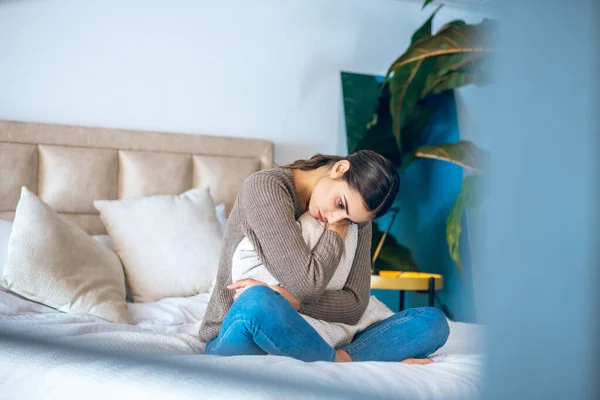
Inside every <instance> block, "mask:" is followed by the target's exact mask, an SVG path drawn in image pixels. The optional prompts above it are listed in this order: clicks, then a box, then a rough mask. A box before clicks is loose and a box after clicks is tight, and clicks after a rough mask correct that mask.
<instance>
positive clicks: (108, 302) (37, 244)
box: [0, 187, 129, 323]
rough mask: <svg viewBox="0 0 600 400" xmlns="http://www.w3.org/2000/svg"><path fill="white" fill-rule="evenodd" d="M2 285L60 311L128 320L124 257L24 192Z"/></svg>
mask: <svg viewBox="0 0 600 400" xmlns="http://www.w3.org/2000/svg"><path fill="white" fill-rule="evenodd" d="M0 285H1V286H3V287H4V288H5V289H7V290H10V291H12V292H14V293H16V294H18V295H21V296H23V297H25V298H27V299H29V300H33V301H36V302H38V303H42V304H45V305H47V306H49V307H52V308H56V309H57V310H60V311H64V312H70V313H77V314H89V315H94V316H96V317H100V318H102V319H105V320H107V321H110V322H120V323H128V322H129V313H128V311H127V304H126V303H125V277H124V274H123V267H122V266H121V262H120V261H119V258H118V257H117V256H116V255H115V254H114V253H113V252H111V251H110V250H109V249H107V248H106V247H105V246H104V245H102V244H101V243H98V242H97V241H96V240H94V239H92V237H91V236H89V235H88V234H87V233H85V232H84V231H83V230H81V229H80V228H78V227H77V226H75V225H73V224H71V223H70V222H67V221H66V220H64V219H62V218H61V217H60V216H59V215H58V214H57V213H56V212H55V211H54V210H53V209H52V208H51V207H50V206H48V205H47V204H46V203H44V202H43V201H42V200H40V199H39V198H38V197H37V196H36V195H35V194H33V193H31V192H30V191H29V190H28V189H27V188H26V187H23V188H22V189H21V198H20V200H19V203H18V205H17V210H16V213H15V219H14V222H13V227H12V233H11V235H10V239H9V242H8V253H7V256H6V262H5V263H4V270H3V271H2V276H1V277H0Z"/></svg>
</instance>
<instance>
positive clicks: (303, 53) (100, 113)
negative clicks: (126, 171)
mask: <svg viewBox="0 0 600 400" xmlns="http://www.w3.org/2000/svg"><path fill="white" fill-rule="evenodd" d="M431 11H433V7H431V6H430V7H428V10H427V11H426V12H421V11H420V5H419V4H417V3H415V2H403V1H395V0H253V1H242V0H238V1H235V0H220V1H214V0H213V1H208V0H206V1H200V0H179V1H167V0H163V1H159V0H102V1H100V0H85V1H82V0H47V1H40V0H27V1H25V0H24V1H0V119H8V120H22V121H37V122H52V123H64V124H75V125H87V126H103V127H118V128H130V129H148V130H158V131H170V132H183V133H198V134H215V135H226V136H237V137H253V138H263V139H270V140H273V141H274V142H275V148H276V157H275V160H276V162H278V163H285V162H289V161H292V160H294V159H297V158H303V157H309V156H311V155H312V154H313V153H315V152H322V153H340V154H341V153H344V152H345V151H346V143H345V138H344V136H343V126H342V127H340V123H341V122H342V121H340V108H341V88H340V71H341V70H345V71H352V72H363V73H384V72H385V70H386V68H387V67H388V65H389V64H390V63H391V62H392V61H393V59H395V58H396V57H397V56H398V55H399V54H400V53H401V52H403V51H404V50H405V48H406V46H407V45H408V42H409V40H410V36H411V35H412V33H413V32H414V30H415V29H416V28H417V27H418V26H419V25H420V24H421V23H422V21H423V20H424V19H425V18H427V17H428V16H429V13H430V12H431ZM454 18H463V19H465V20H467V22H478V21H479V20H481V14H479V13H477V12H469V11H466V10H464V9H451V8H448V7H446V8H444V9H442V11H441V12H440V13H439V14H438V16H437V19H436V21H437V24H436V29H437V27H439V26H440V25H441V23H444V22H447V21H449V20H450V19H454ZM464 105H465V104H463V106H464ZM466 106H467V107H468V104H466Z"/></svg>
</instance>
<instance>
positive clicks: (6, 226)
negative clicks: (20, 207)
mask: <svg viewBox="0 0 600 400" xmlns="http://www.w3.org/2000/svg"><path fill="white" fill-rule="evenodd" d="M11 231H12V222H11V221H5V220H0V274H2V270H3V269H4V262H5V261H6V253H7V252H8V238H10V232H11Z"/></svg>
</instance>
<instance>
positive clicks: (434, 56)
mask: <svg viewBox="0 0 600 400" xmlns="http://www.w3.org/2000/svg"><path fill="white" fill-rule="evenodd" d="M430 2H431V0H427V1H425V3H424V5H423V7H425V6H426V5H427V4H429V3H430ZM441 7H442V6H441V5H440V6H439V7H438V8H437V9H436V10H435V11H434V12H433V13H432V14H431V16H430V17H429V18H428V19H427V21H425V23H424V24H423V25H422V26H421V27H419V29H417V31H416V32H415V33H414V34H413V36H412V38H411V42H410V45H409V47H408V49H407V50H406V51H405V52H404V53H403V54H402V55H401V56H400V57H398V58H397V59H396V60H395V61H394V62H393V63H392V64H391V66H390V67H389V69H388V71H387V74H386V76H385V79H384V80H383V82H382V83H381V84H380V85H377V88H378V93H377V94H375V93H374V89H373V87H374V85H373V82H372V80H373V77H370V79H371V81H369V77H368V76H365V79H364V80H360V79H359V80H358V81H356V82H355V86H354V87H352V89H351V91H356V92H357V93H361V103H360V104H356V102H352V101H350V100H349V99H346V92H345V93H344V96H345V99H344V107H345V110H346V113H348V111H350V112H351V113H352V117H353V118H354V119H353V121H354V123H353V124H349V126H348V125H347V126H346V129H347V139H348V150H349V152H354V151H357V150H360V149H371V150H374V151H377V152H379V153H381V154H382V155H384V156H386V157H387V158H389V159H390V160H392V162H393V163H394V164H395V165H397V166H398V167H400V168H401V171H404V170H406V168H409V166H410V165H411V163H412V162H413V161H414V160H415V159H416V158H430V159H436V160H441V161H445V162H450V163H454V164H457V165H460V166H461V167H463V168H465V169H466V170H468V171H469V172H470V173H471V174H470V175H468V176H467V177H466V178H465V180H464V181H463V183H462V187H461V192H460V194H459V195H458V197H457V199H456V201H455V203H454V206H453V207H452V210H451V212H450V214H449V216H448V218H447V220H446V239H447V242H448V248H449V253H450V257H451V258H452V260H454V261H455V263H456V265H457V266H458V267H459V269H461V270H462V262H461V258H460V252H459V239H460V234H461V232H462V226H461V216H462V214H463V212H464V210H466V209H469V208H473V207H477V206H478V205H479V204H480V203H481V199H482V197H481V195H480V193H482V192H483V191H482V188H481V186H482V182H483V180H482V176H481V175H482V174H483V173H484V172H485V169H486V162H485V160H486V158H487V152H485V151H484V150H482V149H480V148H478V147H477V146H476V145H475V144H474V143H472V142H469V141H459V142H457V143H443V144H438V145H433V146H432V145H427V146H424V145H423V144H425V143H428V141H427V138H425V137H424V135H425V133H424V132H425V130H424V129H423V128H424V127H425V126H426V125H427V123H428V122H429V120H430V118H431V116H432V115H433V113H434V111H435V104H431V102H428V101H427V99H428V98H430V97H431V96H433V95H437V94H440V93H443V92H446V91H450V90H454V89H456V88H459V87H461V86H465V85H468V84H475V85H478V86H482V85H485V84H487V83H489V81H490V78H489V75H488V74H487V73H486V68H485V67H486V63H487V62H488V59H489V56H490V54H491V48H490V46H489V45H488V35H489V33H490V32H491V31H492V30H493V29H494V21H491V20H488V19H484V20H483V21H482V22H481V23H479V24H466V23H465V22H464V21H461V20H456V21H451V22H449V23H447V24H446V25H444V26H443V27H442V28H440V29H439V30H438V31H437V32H436V33H435V34H433V33H432V22H433V19H434V17H435V15H436V13H437V12H438V11H439V9H440V8H441ZM342 79H343V77H342ZM351 96H352V93H349V95H348V97H349V98H350V97H351ZM363 99H364V100H363ZM347 120H348V119H347ZM375 239H376V238H375V237H374V241H375ZM386 240H389V238H388V239H386ZM394 245H397V246H398V247H397V248H396V255H397V257H396V260H395V263H396V264H400V265H407V263H408V264H410V263H412V262H413V261H412V257H411V256H410V251H408V249H406V248H405V247H403V246H401V245H399V244H397V243H394ZM389 252H390V254H391V253H393V250H389ZM407 257H410V258H407ZM389 259H390V257H389V256H388V260H389ZM393 263H394V262H392V261H391V260H390V261H389V264H393ZM396 269H397V268H396Z"/></svg>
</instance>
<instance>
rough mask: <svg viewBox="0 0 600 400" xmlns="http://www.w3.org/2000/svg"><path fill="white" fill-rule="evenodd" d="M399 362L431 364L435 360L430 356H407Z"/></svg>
mask: <svg viewBox="0 0 600 400" xmlns="http://www.w3.org/2000/svg"><path fill="white" fill-rule="evenodd" d="M400 362H401V363H404V364H419V365H423V364H432V363H434V362H435V361H433V360H432V359H431V358H407V359H406V360H402V361H400Z"/></svg>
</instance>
